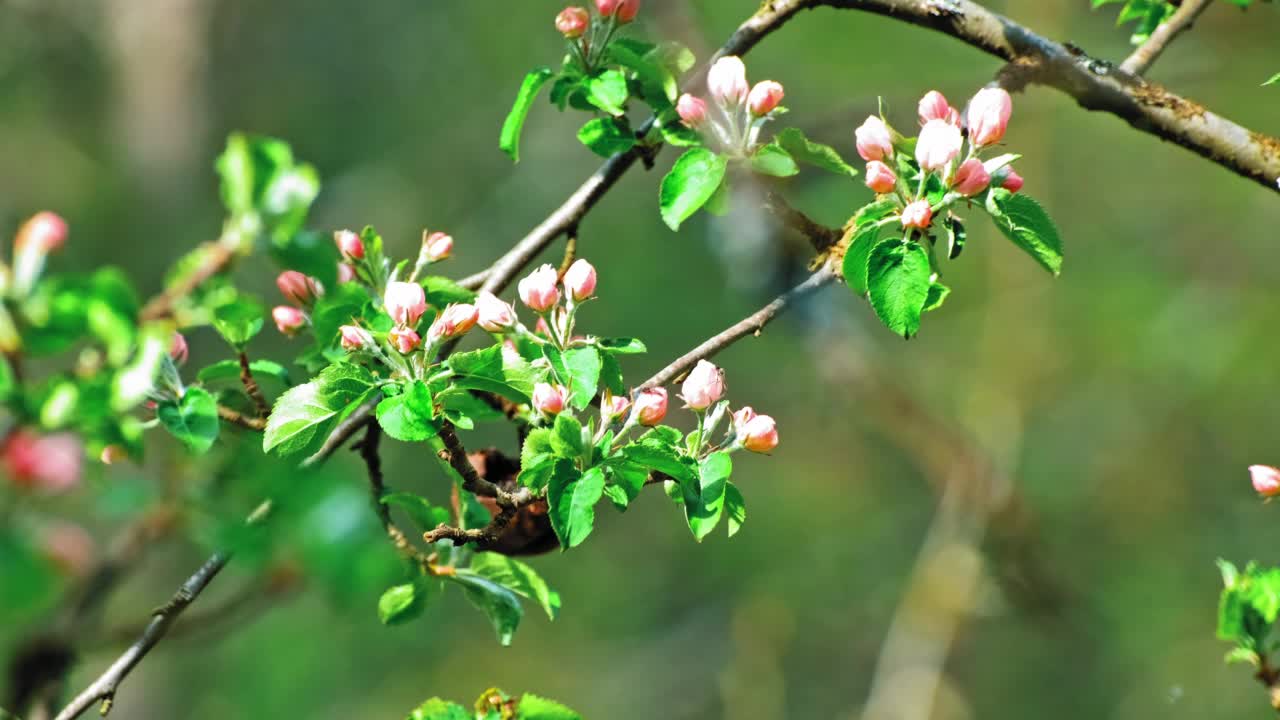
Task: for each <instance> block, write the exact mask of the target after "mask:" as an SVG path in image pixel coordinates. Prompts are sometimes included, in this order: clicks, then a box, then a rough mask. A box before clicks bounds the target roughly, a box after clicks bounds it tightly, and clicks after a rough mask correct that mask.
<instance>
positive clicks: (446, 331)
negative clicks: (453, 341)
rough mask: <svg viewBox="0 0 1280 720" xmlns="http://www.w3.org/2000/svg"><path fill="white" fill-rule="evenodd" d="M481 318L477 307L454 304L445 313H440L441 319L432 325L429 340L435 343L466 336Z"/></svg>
mask: <svg viewBox="0 0 1280 720" xmlns="http://www.w3.org/2000/svg"><path fill="white" fill-rule="evenodd" d="M479 318H480V311H479V310H477V309H476V306H475V305H468V304H466V303H454V304H453V305H450V306H449V307H447V308H445V309H444V312H442V313H440V317H438V318H436V319H435V322H433V323H431V328H430V329H428V330H427V339H428V340H430V341H431V342H433V343H435V342H439V341H440V340H448V339H450V338H455V337H459V336H462V335H465V334H466V332H467V331H468V330H470V329H471V328H473V327H475V326H476V321H477V320H479Z"/></svg>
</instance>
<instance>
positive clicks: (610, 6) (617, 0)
mask: <svg viewBox="0 0 1280 720" xmlns="http://www.w3.org/2000/svg"><path fill="white" fill-rule="evenodd" d="M621 5H622V0H596V12H598V13H600V14H601V15H602V16H603V17H613V14H614V13H616V12H618V8H619V7H620V6H621Z"/></svg>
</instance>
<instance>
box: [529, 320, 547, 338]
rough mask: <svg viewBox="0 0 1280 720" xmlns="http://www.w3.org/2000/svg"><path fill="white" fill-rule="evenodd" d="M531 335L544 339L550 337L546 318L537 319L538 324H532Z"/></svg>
mask: <svg viewBox="0 0 1280 720" xmlns="http://www.w3.org/2000/svg"><path fill="white" fill-rule="evenodd" d="M533 334H534V335H540V336H542V337H544V338H549V337H551V326H550V325H548V324H547V320H546V318H541V317H540V318H538V322H536V323H534V324H533Z"/></svg>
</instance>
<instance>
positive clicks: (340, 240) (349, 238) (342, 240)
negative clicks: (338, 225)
mask: <svg viewBox="0 0 1280 720" xmlns="http://www.w3.org/2000/svg"><path fill="white" fill-rule="evenodd" d="M333 242H334V244H336V245H337V246H338V253H339V254H341V255H342V259H343V260H346V261H347V262H354V261H356V260H360V259H361V258H363V257H364V241H363V240H361V239H360V236H359V235H357V234H355V233H353V232H351V231H350V230H339V231H337V232H335V233H334V234H333Z"/></svg>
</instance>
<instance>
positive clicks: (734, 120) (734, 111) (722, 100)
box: [676, 55, 785, 156]
mask: <svg viewBox="0 0 1280 720" xmlns="http://www.w3.org/2000/svg"><path fill="white" fill-rule="evenodd" d="M707 94H708V96H709V97H710V98H711V101H710V102H707V101H706V100H704V99H702V98H700V97H696V96H694V95H690V94H688V93H685V94H683V95H681V96H680V98H679V99H678V100H677V101H676V112H677V113H678V114H679V115H680V120H681V121H682V122H684V124H685V125H687V126H688V127H690V128H691V129H693V130H696V131H698V132H699V133H701V134H703V135H704V136H706V137H708V138H710V139H712V140H713V141H714V143H715V145H716V146H717V149H718V150H719V151H720V152H724V153H729V154H731V155H737V156H745V155H749V154H750V153H751V151H752V150H754V149H755V148H756V147H757V146H758V145H759V140H760V130H761V129H762V128H763V127H764V125H765V123H767V122H769V121H770V120H772V119H773V118H774V117H776V116H777V115H778V114H780V113H781V112H785V110H782V109H780V105H781V103H782V98H783V95H784V92H783V88H782V84H781V83H779V82H776V81H773V80H763V81H761V82H758V83H756V84H755V85H754V86H751V85H749V84H748V83H747V68H746V66H745V65H743V63H742V60H741V58H738V57H736V56H733V55H729V56H726V57H722V58H720V59H719V60H717V61H716V62H715V64H714V65H712V66H711V69H710V70H709V71H708V72H707Z"/></svg>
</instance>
